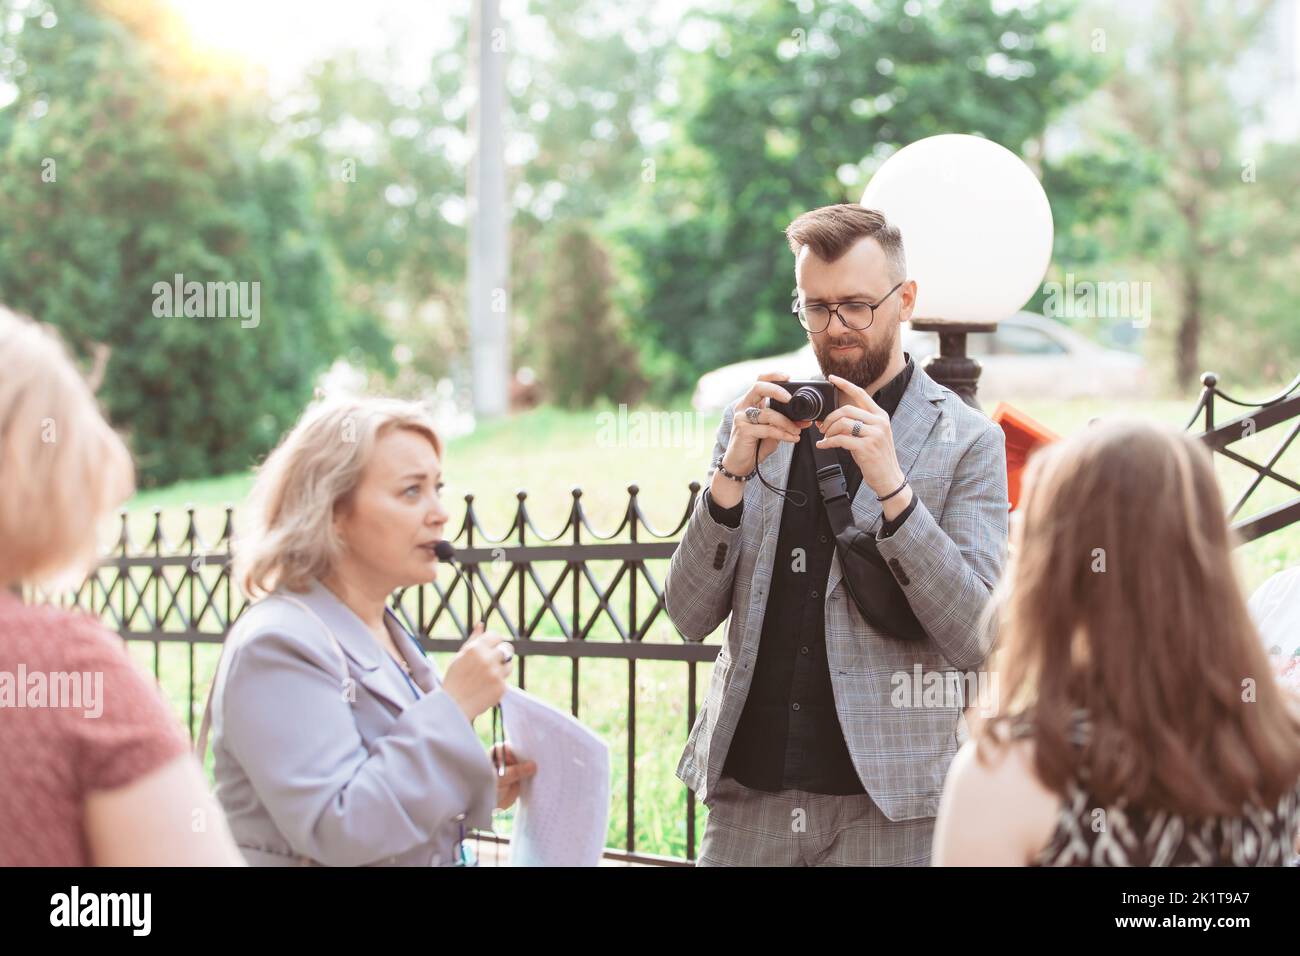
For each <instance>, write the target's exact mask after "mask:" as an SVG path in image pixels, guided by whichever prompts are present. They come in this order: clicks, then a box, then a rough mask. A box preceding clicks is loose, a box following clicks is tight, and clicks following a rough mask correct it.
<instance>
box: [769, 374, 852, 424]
mask: <svg viewBox="0 0 1300 956" xmlns="http://www.w3.org/2000/svg"><path fill="white" fill-rule="evenodd" d="M775 384H777V385H780V386H781V387H782V388H783V389H785V390H786V391H787V392H789V393H790V401H788V402H778V401H777V400H776V399H775V398H770V399H768V402H767V407H768V408H770V409H772V410H773V411H774V412H780V413H781V414H782V415H784V416H785V417H786V418H788V419H790V421H792V422H819V421H821V420H822V419H823V418H825V417H826V416H827V415H829V414H830V413H831V412H832V411H834V410H835V386H834V385H832V384H831V383H830V382H776V383H775Z"/></svg>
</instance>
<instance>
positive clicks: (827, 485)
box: [813, 444, 927, 641]
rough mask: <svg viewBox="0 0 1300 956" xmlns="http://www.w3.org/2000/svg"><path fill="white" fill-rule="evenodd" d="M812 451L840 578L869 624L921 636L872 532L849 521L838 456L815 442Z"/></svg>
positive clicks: (903, 637)
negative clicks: (833, 536) (832, 534)
mask: <svg viewBox="0 0 1300 956" xmlns="http://www.w3.org/2000/svg"><path fill="white" fill-rule="evenodd" d="M813 455H814V457H815V459H816V461H817V487H818V490H819V491H820V492H821V498H822V504H824V505H825V506H826V515H827V517H828V518H829V519H830V525H831V531H832V532H833V533H834V534H835V550H836V552H838V554H839V556H840V570H841V571H842V576H841V580H842V581H843V582H844V589H845V590H846V591H847V592H848V595H849V598H850V599H851V600H852V601H853V604H854V606H856V607H857V609H858V613H859V614H861V615H862V617H863V619H864V620H865V621H867V622H868V623H869V624H871V625H872V626H873V627H875V628H877V629H878V630H881V631H883V632H884V633H886V634H889V635H890V636H892V637H895V638H897V639H899V640H903V641H923V640H925V639H926V638H927V634H926V632H925V628H924V626H922V624H921V622H920V621H919V620H918V619H917V617H916V614H915V613H914V612H913V611H912V606H911V604H910V603H909V602H908V600H907V594H906V592H904V591H903V589H902V587H901V586H900V585H899V583H898V581H897V580H896V579H895V578H894V575H893V572H892V571H890V570H889V568H888V566H887V564H886V562H885V558H884V556H883V555H882V554H881V553H880V551H879V550H878V549H877V548H876V539H875V535H874V534H872V533H871V532H869V531H863V530H862V529H861V528H859V527H857V526H856V525H855V524H854V523H853V507H852V502H851V501H850V500H849V490H848V480H847V479H846V478H845V477H844V467H843V466H842V465H841V464H840V461H839V457H838V456H837V455H836V454H835V452H834V451H833V450H831V449H829V448H818V447H817V446H816V444H814V445H813Z"/></svg>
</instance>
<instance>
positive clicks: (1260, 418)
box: [1187, 372, 1300, 544]
mask: <svg viewBox="0 0 1300 956" xmlns="http://www.w3.org/2000/svg"><path fill="white" fill-rule="evenodd" d="M1201 385H1202V386H1203V388H1202V390H1201V396H1200V399H1199V400H1198V401H1197V403H1196V408H1195V409H1194V410H1193V412H1192V414H1191V417H1190V418H1189V419H1188V421H1187V427H1188V428H1189V429H1190V428H1191V427H1192V426H1193V425H1196V424H1197V422H1198V421H1199V422H1201V424H1202V426H1203V430H1202V431H1201V432H1200V434H1199V435H1198V437H1199V438H1200V439H1201V440H1202V441H1204V442H1205V443H1206V445H1208V446H1209V447H1210V449H1211V450H1212V451H1213V452H1214V453H1216V454H1218V455H1221V456H1223V457H1224V458H1226V459H1228V460H1229V461H1234V462H1236V463H1237V464H1239V465H1241V466H1243V467H1245V468H1248V469H1250V470H1251V471H1253V472H1254V473H1255V476H1254V478H1252V479H1251V481H1250V483H1249V484H1248V485H1247V486H1246V488H1245V490H1243V491H1242V492H1241V493H1240V494H1239V495H1238V496H1237V497H1236V499H1235V500H1234V501H1233V502H1232V504H1231V505H1229V507H1228V520H1229V521H1232V522H1233V525H1232V527H1233V530H1234V531H1236V532H1237V535H1238V540H1239V541H1240V542H1241V543H1243V544H1244V543H1246V542H1248V541H1254V540H1255V539H1256V538H1260V537H1263V536H1264V535H1266V534H1271V533H1272V532H1274V531H1278V530H1280V529H1281V528H1285V527H1286V526H1287V525H1290V524H1294V523H1295V522H1296V521H1300V482H1298V481H1297V480H1296V479H1293V478H1290V477H1288V476H1286V475H1284V474H1282V473H1280V472H1279V471H1277V464H1278V462H1279V461H1281V459H1282V456H1283V455H1284V454H1286V451H1287V449H1288V448H1290V447H1291V443H1292V442H1293V441H1294V440H1295V438H1296V435H1300V376H1296V378H1294V379H1292V381H1291V383H1290V384H1289V385H1287V387H1286V388H1284V389H1283V390H1282V391H1280V392H1278V393H1277V394H1276V395H1273V396H1271V397H1269V398H1266V399H1264V400H1263V401H1259V402H1249V401H1244V400H1242V399H1238V398H1233V397H1232V396H1231V395H1228V394H1227V393H1226V392H1224V391H1223V390H1222V389H1220V388H1219V379H1218V376H1217V375H1215V374H1214V373H1213V372H1206V373H1205V374H1204V375H1202V376H1201ZM1216 400H1222V401H1224V402H1227V403H1228V404H1230V405H1235V406H1236V407H1238V408H1245V409H1248V411H1246V412H1245V413H1243V414H1239V415H1236V416H1234V417H1233V418H1230V419H1229V420H1228V421H1226V422H1216V421H1215V412H1216V411H1217V406H1216V404H1215V402H1216ZM1287 423H1290V424H1289V425H1288V427H1287V428H1286V430H1285V433H1284V434H1283V436H1282V438H1281V440H1280V441H1279V442H1278V444H1277V446H1276V447H1275V448H1274V449H1273V451H1272V453H1271V454H1270V455H1269V457H1268V460H1267V461H1266V462H1264V463H1262V464H1261V463H1259V462H1256V461H1252V460H1251V459H1250V458H1248V457H1247V456H1246V455H1245V454H1243V453H1241V452H1239V451H1237V450H1236V449H1234V448H1232V447H1231V446H1232V445H1234V444H1236V443H1237V442H1240V441H1244V440H1245V439H1248V438H1251V437H1253V436H1254V435H1256V434H1258V433H1260V432H1262V431H1264V430H1265V429H1267V428H1272V427H1273V426H1275V425H1284V424H1287ZM1266 478H1271V479H1273V480H1274V481H1276V482H1279V483H1280V484H1282V485H1284V486H1285V487H1287V488H1289V489H1290V490H1291V491H1294V492H1296V494H1295V495H1294V496H1293V497H1291V498H1290V499H1288V500H1287V501H1284V502H1282V503H1281V504H1278V505H1274V506H1273V507H1271V508H1266V509H1264V510H1263V511H1260V512H1259V513H1257V514H1254V515H1252V516H1251V517H1249V518H1245V519H1241V520H1237V516H1238V515H1239V514H1240V513H1241V511H1242V509H1243V508H1244V507H1245V505H1246V503H1247V502H1248V501H1249V500H1250V498H1251V496H1252V495H1254V494H1255V492H1256V491H1257V490H1258V489H1259V487H1260V485H1261V484H1263V482H1264V479H1266Z"/></svg>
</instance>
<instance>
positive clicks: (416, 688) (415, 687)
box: [384, 608, 438, 700]
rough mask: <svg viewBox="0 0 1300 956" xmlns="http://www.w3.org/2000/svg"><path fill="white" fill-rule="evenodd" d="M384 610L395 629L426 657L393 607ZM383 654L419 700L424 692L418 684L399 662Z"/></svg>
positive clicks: (435, 679) (435, 681)
mask: <svg viewBox="0 0 1300 956" xmlns="http://www.w3.org/2000/svg"><path fill="white" fill-rule="evenodd" d="M384 611H385V613H386V614H387V615H388V616H389V617H391V618H392V619H393V623H394V624H396V625H397V629H398V630H399V631H401V632H402V633H403V634H405V635H406V637H407V638H408V639H409V640H410V642H411V643H412V644H414V645H415V649H416V650H418V651H419V652H420V656H421V657H426V658H427V657H428V656H429V655H428V654H426V653H425V652H424V648H423V647H421V646H420V642H419V641H417V640H416V639H415V635H413V634H412V633H411V632H410V631H408V630H407V629H406V628H405V627H403V626H402V622H401V621H399V620H398V619H397V615H396V614H394V613H393V609H392V608H384ZM384 656H385V657H387V658H388V660H389V661H390V662H391V663H392V665H393V666H394V667H396V668H397V673H399V674H401V675H402V679H403V680H405V681H406V684H407V686H408V687H410V688H411V693H413V694H415V699H416V700H419V699H420V698H421V697H423V696H424V693H423V692H422V691H421V690H420V685H419V684H417V683H416V682H415V681H414V680H413V679H412V677H411V675H410V674H408V673H406V669H405V668H403V667H402V666H401V665H400V664H398V663H397V661H395V660H393V659H392V657H391V656H390V655H388V654H385V655H384ZM437 682H438V679H437V677H435V678H434V683H435V684H436V683H437Z"/></svg>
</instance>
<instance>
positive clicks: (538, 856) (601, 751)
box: [501, 687, 609, 866]
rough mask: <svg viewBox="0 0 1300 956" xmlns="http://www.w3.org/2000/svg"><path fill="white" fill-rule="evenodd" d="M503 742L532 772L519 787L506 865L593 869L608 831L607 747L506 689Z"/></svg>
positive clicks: (578, 725) (547, 707)
mask: <svg viewBox="0 0 1300 956" xmlns="http://www.w3.org/2000/svg"><path fill="white" fill-rule="evenodd" d="M501 717H502V719H503V720H504V722H505V730H506V742H507V743H509V745H510V749H511V751H512V752H513V753H514V754H515V755H517V756H518V758H519V759H520V760H532V761H535V762H536V763H537V773H536V775H534V776H533V777H530V778H529V779H527V780H525V781H524V782H523V784H522V785H521V787H520V791H519V802H518V803H517V804H516V805H515V807H516V809H515V818H514V831H513V833H512V835H511V838H510V865H511V866H598V865H599V864H600V858H601V856H602V855H603V854H604V852H605V833H606V830H607V828H608V827H609V747H607V746H606V745H605V741H603V740H601V739H600V738H599V737H597V736H596V735H595V734H594V733H592V732H591V731H590V730H589V729H587V727H585V726H584V725H583V724H581V723H579V722H578V721H577V720H575V719H574V718H573V717H572V716H570V715H569V714H567V713H565V712H563V711H561V710H556V709H555V708H554V707H552V706H550V705H549V704H546V703H543V702H542V701H540V700H538V699H537V698H536V697H533V696H532V695H531V694H527V693H525V692H524V691H521V690H519V689H518V688H515V687H511V688H508V689H507V690H506V695H505V697H504V698H502V700H501Z"/></svg>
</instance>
